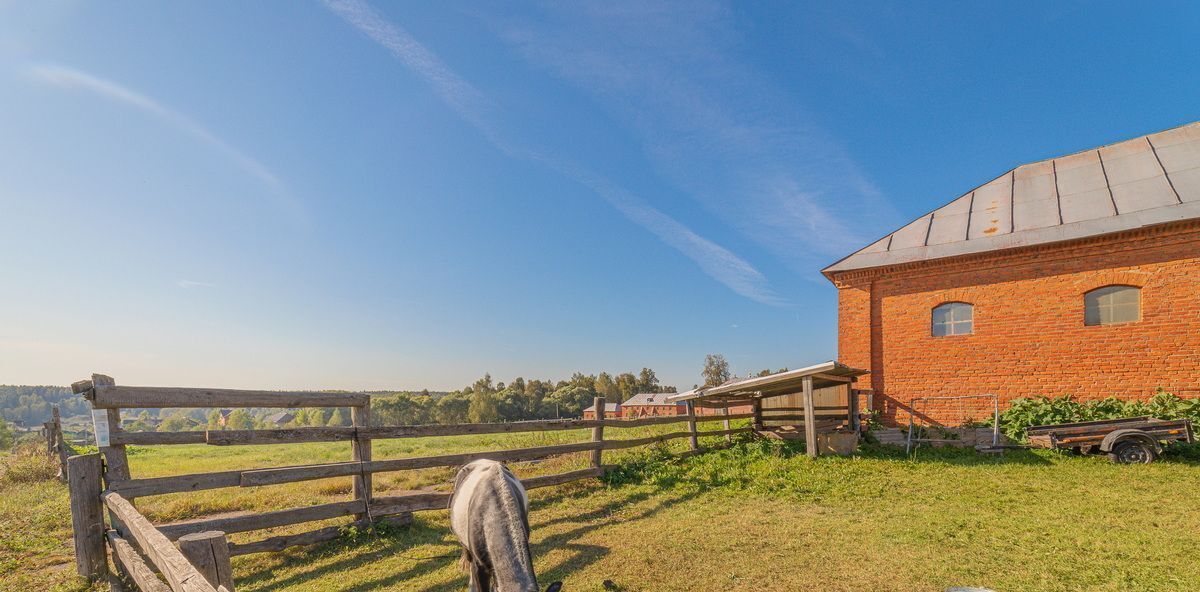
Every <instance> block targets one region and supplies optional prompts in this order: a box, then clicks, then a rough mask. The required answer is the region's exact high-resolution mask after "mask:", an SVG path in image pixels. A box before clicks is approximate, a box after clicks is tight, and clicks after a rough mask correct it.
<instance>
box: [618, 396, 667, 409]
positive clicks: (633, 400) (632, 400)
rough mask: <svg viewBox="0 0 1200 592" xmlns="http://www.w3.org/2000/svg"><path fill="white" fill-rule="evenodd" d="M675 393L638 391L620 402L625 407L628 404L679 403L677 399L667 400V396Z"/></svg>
mask: <svg viewBox="0 0 1200 592" xmlns="http://www.w3.org/2000/svg"><path fill="white" fill-rule="evenodd" d="M674 394H675V393H638V394H636V395H634V396H632V397H629V400H628V401H625V402H624V403H621V405H624V406H625V407H629V406H630V405H679V404H680V403H679V402H677V401H668V400H667V397H669V396H671V395H674Z"/></svg>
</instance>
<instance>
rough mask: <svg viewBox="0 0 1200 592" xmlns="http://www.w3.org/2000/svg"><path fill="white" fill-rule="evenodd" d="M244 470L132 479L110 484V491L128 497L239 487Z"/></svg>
mask: <svg viewBox="0 0 1200 592" xmlns="http://www.w3.org/2000/svg"><path fill="white" fill-rule="evenodd" d="M241 479H242V471H221V472H219V473H195V474H191V475H172V476H170V477H152V478H148V479H130V480H128V481H122V482H119V483H113V484H112V485H110V486H109V488H108V489H109V491H113V492H116V493H119V494H121V496H123V497H125V498H126V499H133V498H139V497H146V496H148V495H162V494H164V493H179V492H181V491H203V490H205V489H220V488H222V487H237V486H239V485H241V483H242V481H241Z"/></svg>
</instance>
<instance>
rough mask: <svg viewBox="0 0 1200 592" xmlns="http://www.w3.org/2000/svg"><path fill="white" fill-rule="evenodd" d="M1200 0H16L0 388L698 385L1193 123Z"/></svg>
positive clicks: (812, 332) (830, 331)
mask: <svg viewBox="0 0 1200 592" xmlns="http://www.w3.org/2000/svg"><path fill="white" fill-rule="evenodd" d="M1197 30H1200V7H1197V6H1195V5H1189V4H1187V3H1182V2H1180V3H1156V4H1155V5H1154V7H1153V8H1152V9H1151V8H1149V7H1140V6H1137V5H1132V4H1117V3H1081V2H1059V3H1043V2H1030V3H1000V4H990V5H988V4H980V3H957V4H923V3H905V4H903V5H900V4H894V5H889V4H876V3H836V4H831V3H812V4H805V3H778V4H769V3H707V2H699V3H688V4H674V3H668V4H654V3H648V2H630V3H622V2H605V3H593V4H592V5H586V4H582V3H544V4H512V3H505V4H502V5H501V4H495V3H478V4H476V3H464V2H438V3H403V4H392V3H389V4H383V3H379V4H369V3H363V2H356V1H342V2H329V3H320V2H313V3H240V2H239V3H144V4H138V5H136V6H135V5H132V4H124V5H112V4H98V3H82V2H59V3H46V2H39V3H23V2H3V1H0V272H2V273H3V276H2V277H3V278H4V282H3V285H4V296H3V299H0V383H54V384H65V383H69V382H71V381H73V380H78V379H80V378H85V377H86V376H87V375H88V374H90V373H91V372H103V373H107V374H111V375H113V376H115V377H116V379H117V380H118V382H119V383H124V384H178V385H197V386H200V385H204V386H241V387H270V388H352V389H359V388H365V389H388V388H397V389H399V388H422V387H428V388H439V389H445V388H458V387H460V386H462V385H464V384H467V383H469V382H470V381H471V380H472V379H473V378H475V377H477V376H479V375H481V374H483V373H484V372H490V373H491V374H492V375H493V376H495V377H496V378H497V379H499V380H508V379H510V378H512V377H513V376H516V375H523V376H527V377H550V378H565V377H566V376H567V375H568V374H569V373H570V372H572V371H575V370H581V371H585V372H598V371H601V370H608V371H623V370H634V371H636V370H637V369H639V368H641V367H642V366H643V365H646V366H651V367H653V368H655V369H656V370H657V371H658V373H659V376H660V378H662V379H663V381H664V382H665V383H666V384H674V385H678V386H680V387H688V386H691V385H692V384H693V383H695V382H697V381H698V375H699V369H700V365H701V363H702V361H703V358H704V355H705V354H707V353H715V352H720V353H723V354H725V355H726V356H727V357H728V358H729V359H730V361H731V363H732V365H733V369H734V371H735V372H739V373H743V374H744V373H746V372H750V371H756V370H758V369H761V368H768V367H769V368H778V367H782V366H789V367H798V366H801V365H806V364H810V363H815V362H819V361H823V360H826V359H830V358H833V357H834V356H835V355H836V293H835V290H834V288H833V287H832V286H831V285H830V284H829V283H828V282H827V281H825V280H824V278H822V277H821V276H820V274H819V270H820V269H821V268H822V267H824V266H825V265H828V264H829V263H831V262H833V261H835V260H837V259H839V258H840V257H842V256H844V255H846V254H848V253H850V252H852V251H853V250H855V249H857V248H859V247H861V246H863V245H865V244H867V243H869V242H871V241H872V240H873V239H875V238H877V237H879V236H881V235H883V234H886V233H887V232H889V231H891V230H892V229H894V228H895V227H897V226H899V225H900V224H902V223H904V222H906V221H908V220H911V219H913V218H916V217H918V216H919V215H922V214H923V213H925V212H927V211H929V210H931V209H934V208H936V207H938V206H940V205H942V204H944V203H946V202H948V201H949V200H951V199H953V198H954V197H956V196H958V195H960V194H961V193H962V192H963V191H965V190H967V189H969V188H970V187H972V186H974V185H977V184H978V183H980V182H983V181H986V180H988V179H991V178H992V177H994V176H996V175H998V174H1000V173H1002V172H1003V171H1005V170H1007V169H1009V168H1011V167H1012V166H1014V165H1017V164H1020V163H1022V162H1027V161H1032V160H1038V159H1041V158H1045V157H1050V156H1054V155H1057V154H1062V153H1068V152H1072V151H1076V150H1081V149H1085V148H1089V147H1092V146H1097V145H1100V144H1104V143H1108V142H1112V141H1116V140H1120V139H1124V138H1127V137H1131V136H1136V135H1140V134H1143V133H1148V132H1151V131H1156V130H1160V129H1164V128H1168V127H1172V126H1175V125H1179V124H1182V123H1186V122H1190V121H1193V120H1196V119H1200V115H1198V113H1200V110H1198V108H1197V105H1198V104H1200V103H1198V102H1197V99H1198V98H1200V71H1198V70H1200V52H1197V51H1196V47H1195V42H1194V39H1195V31H1197Z"/></svg>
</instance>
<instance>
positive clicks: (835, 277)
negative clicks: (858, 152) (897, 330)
mask: <svg viewBox="0 0 1200 592" xmlns="http://www.w3.org/2000/svg"><path fill="white" fill-rule="evenodd" d="M1198 232H1200V219H1192V220H1182V221H1179V222H1171V223H1167V224H1158V225H1155V226H1147V227H1144V228H1138V229H1135V230H1127V231H1123V232H1116V233H1112V234H1104V235H1099V236H1090V237H1086V238H1081V239H1074V240H1069V241H1062V242H1057V243H1046V244H1042V245H1033V246H1028V247H1016V248H1012V249H1004V250H1001V251H985V252H982V253H972V254H969V255H960V256H957V257H946V258H943V259H932V260H926V261H913V262H909V263H900V264H896V265H888V266H884V267H873V268H869V269H855V270H850V271H842V272H833V273H830V274H829V275H828V276H827V277H828V278H829V280H830V281H831V282H833V284H834V285H835V286H837V287H838V288H845V287H849V286H851V285H854V284H861V283H863V282H866V281H873V280H876V279H879V278H882V277H887V276H894V275H900V274H903V275H904V276H926V275H941V274H950V273H959V272H964V271H979V270H980V269H987V268H996V267H1007V266H1011V265H1017V264H1024V263H1028V262H1029V260H1030V259H1031V258H1037V259H1038V260H1040V261H1053V260H1061V259H1071V258H1076V257H1080V256H1084V255H1088V254H1092V253H1093V252H1094V251H1095V249H1096V248H1097V247H1104V246H1111V245H1118V244H1126V243H1139V242H1144V241H1147V240H1150V239H1160V238H1168V239H1170V238H1177V239H1178V242H1198V243H1200V234H1198ZM1113 283H1124V282H1120V281H1117V282H1113ZM1131 285H1140V284H1137V283H1133V284H1131ZM1097 287H1099V286H1097Z"/></svg>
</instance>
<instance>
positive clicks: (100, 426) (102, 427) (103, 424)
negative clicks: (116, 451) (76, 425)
mask: <svg viewBox="0 0 1200 592" xmlns="http://www.w3.org/2000/svg"><path fill="white" fill-rule="evenodd" d="M92 424H93V425H94V426H96V446H108V410H107V409H92Z"/></svg>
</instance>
